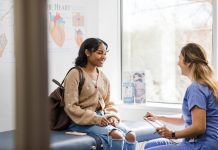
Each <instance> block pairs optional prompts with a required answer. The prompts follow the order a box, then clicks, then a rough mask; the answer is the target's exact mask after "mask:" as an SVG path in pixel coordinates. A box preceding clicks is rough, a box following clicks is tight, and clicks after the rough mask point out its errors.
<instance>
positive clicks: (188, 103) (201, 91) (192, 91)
mask: <svg viewBox="0 0 218 150" xmlns="http://www.w3.org/2000/svg"><path fill="white" fill-rule="evenodd" d="M194 106H198V107H199V108H201V109H204V110H205V111H206V132H205V133H204V134H203V135H201V136H199V137H198V138H196V142H198V143H199V144H201V145H204V146H207V145H210V144H215V145H217V146H218V103H217V102H216V100H215V97H214V96H213V94H212V91H211V90H210V88H209V87H208V86H206V85H202V84H199V83H197V82H192V84H191V85H190V86H189V87H188V88H187V90H186V93H185V97H184V100H183V106H182V111H183V117H184V122H185V126H186V127H188V126H190V125H191V124H192V118H191V110H192V108H193V107H194ZM215 145H214V146H215Z"/></svg>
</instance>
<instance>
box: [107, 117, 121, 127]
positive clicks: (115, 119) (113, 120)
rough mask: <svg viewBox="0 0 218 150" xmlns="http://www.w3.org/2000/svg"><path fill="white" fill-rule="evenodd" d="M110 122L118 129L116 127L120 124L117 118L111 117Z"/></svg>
mask: <svg viewBox="0 0 218 150" xmlns="http://www.w3.org/2000/svg"><path fill="white" fill-rule="evenodd" d="M108 121H109V122H110V124H111V125H112V126H114V127H116V126H117V125H118V123H119V121H118V120H117V118H116V117H110V118H108Z"/></svg>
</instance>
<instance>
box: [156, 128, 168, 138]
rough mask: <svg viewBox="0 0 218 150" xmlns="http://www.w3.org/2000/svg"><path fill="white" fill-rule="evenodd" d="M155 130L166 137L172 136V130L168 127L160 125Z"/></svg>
mask: <svg viewBox="0 0 218 150" xmlns="http://www.w3.org/2000/svg"><path fill="white" fill-rule="evenodd" d="M156 130H157V132H158V133H159V134H160V136H161V137H163V138H168V139H171V138H172V131H170V130H169V129H168V128H166V127H161V128H157V129H156Z"/></svg>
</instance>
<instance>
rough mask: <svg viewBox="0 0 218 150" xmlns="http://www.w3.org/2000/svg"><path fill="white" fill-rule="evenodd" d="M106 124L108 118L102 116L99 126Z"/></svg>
mask: <svg viewBox="0 0 218 150" xmlns="http://www.w3.org/2000/svg"><path fill="white" fill-rule="evenodd" d="M108 124H110V122H109V120H108V119H107V118H106V117H102V119H101V124H100V126H101V127H103V126H107V125H108Z"/></svg>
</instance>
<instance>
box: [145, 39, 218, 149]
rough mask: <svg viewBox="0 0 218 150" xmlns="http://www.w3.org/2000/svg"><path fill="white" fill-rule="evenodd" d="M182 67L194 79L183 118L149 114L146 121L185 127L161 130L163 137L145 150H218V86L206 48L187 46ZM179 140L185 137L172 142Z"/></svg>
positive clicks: (181, 63)
mask: <svg viewBox="0 0 218 150" xmlns="http://www.w3.org/2000/svg"><path fill="white" fill-rule="evenodd" d="M178 65H179V67H180V68H181V72H182V74H183V75H184V76H186V77H188V78H189V79H190V80H191V84H190V85H189V87H188V88H187V90H186V93H185V96H184V99H183V104H182V112H183V113H182V115H181V116H180V117H178V118H176V117H169V116H160V115H154V114H152V113H150V112H147V114H146V115H145V118H147V119H149V120H161V121H164V122H169V123H174V124H185V128H184V129H182V130H178V131H173V130H171V129H168V128H166V127H161V128H157V132H159V134H160V136H161V137H162V138H159V139H155V140H151V141H149V142H148V143H146V145H145V147H144V149H145V150H218V83H217V81H216V80H215V79H214V77H213V70H212V68H211V67H210V65H209V64H208V60H207V57H206V54H205V51H204V49H203V48H202V47H201V46H200V45H198V44H196V43H189V44H187V45H185V46H184V47H183V48H182V50H181V53H180V56H179V62H178ZM179 138H183V140H182V142H181V143H177V144H176V143H174V142H172V139H179Z"/></svg>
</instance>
